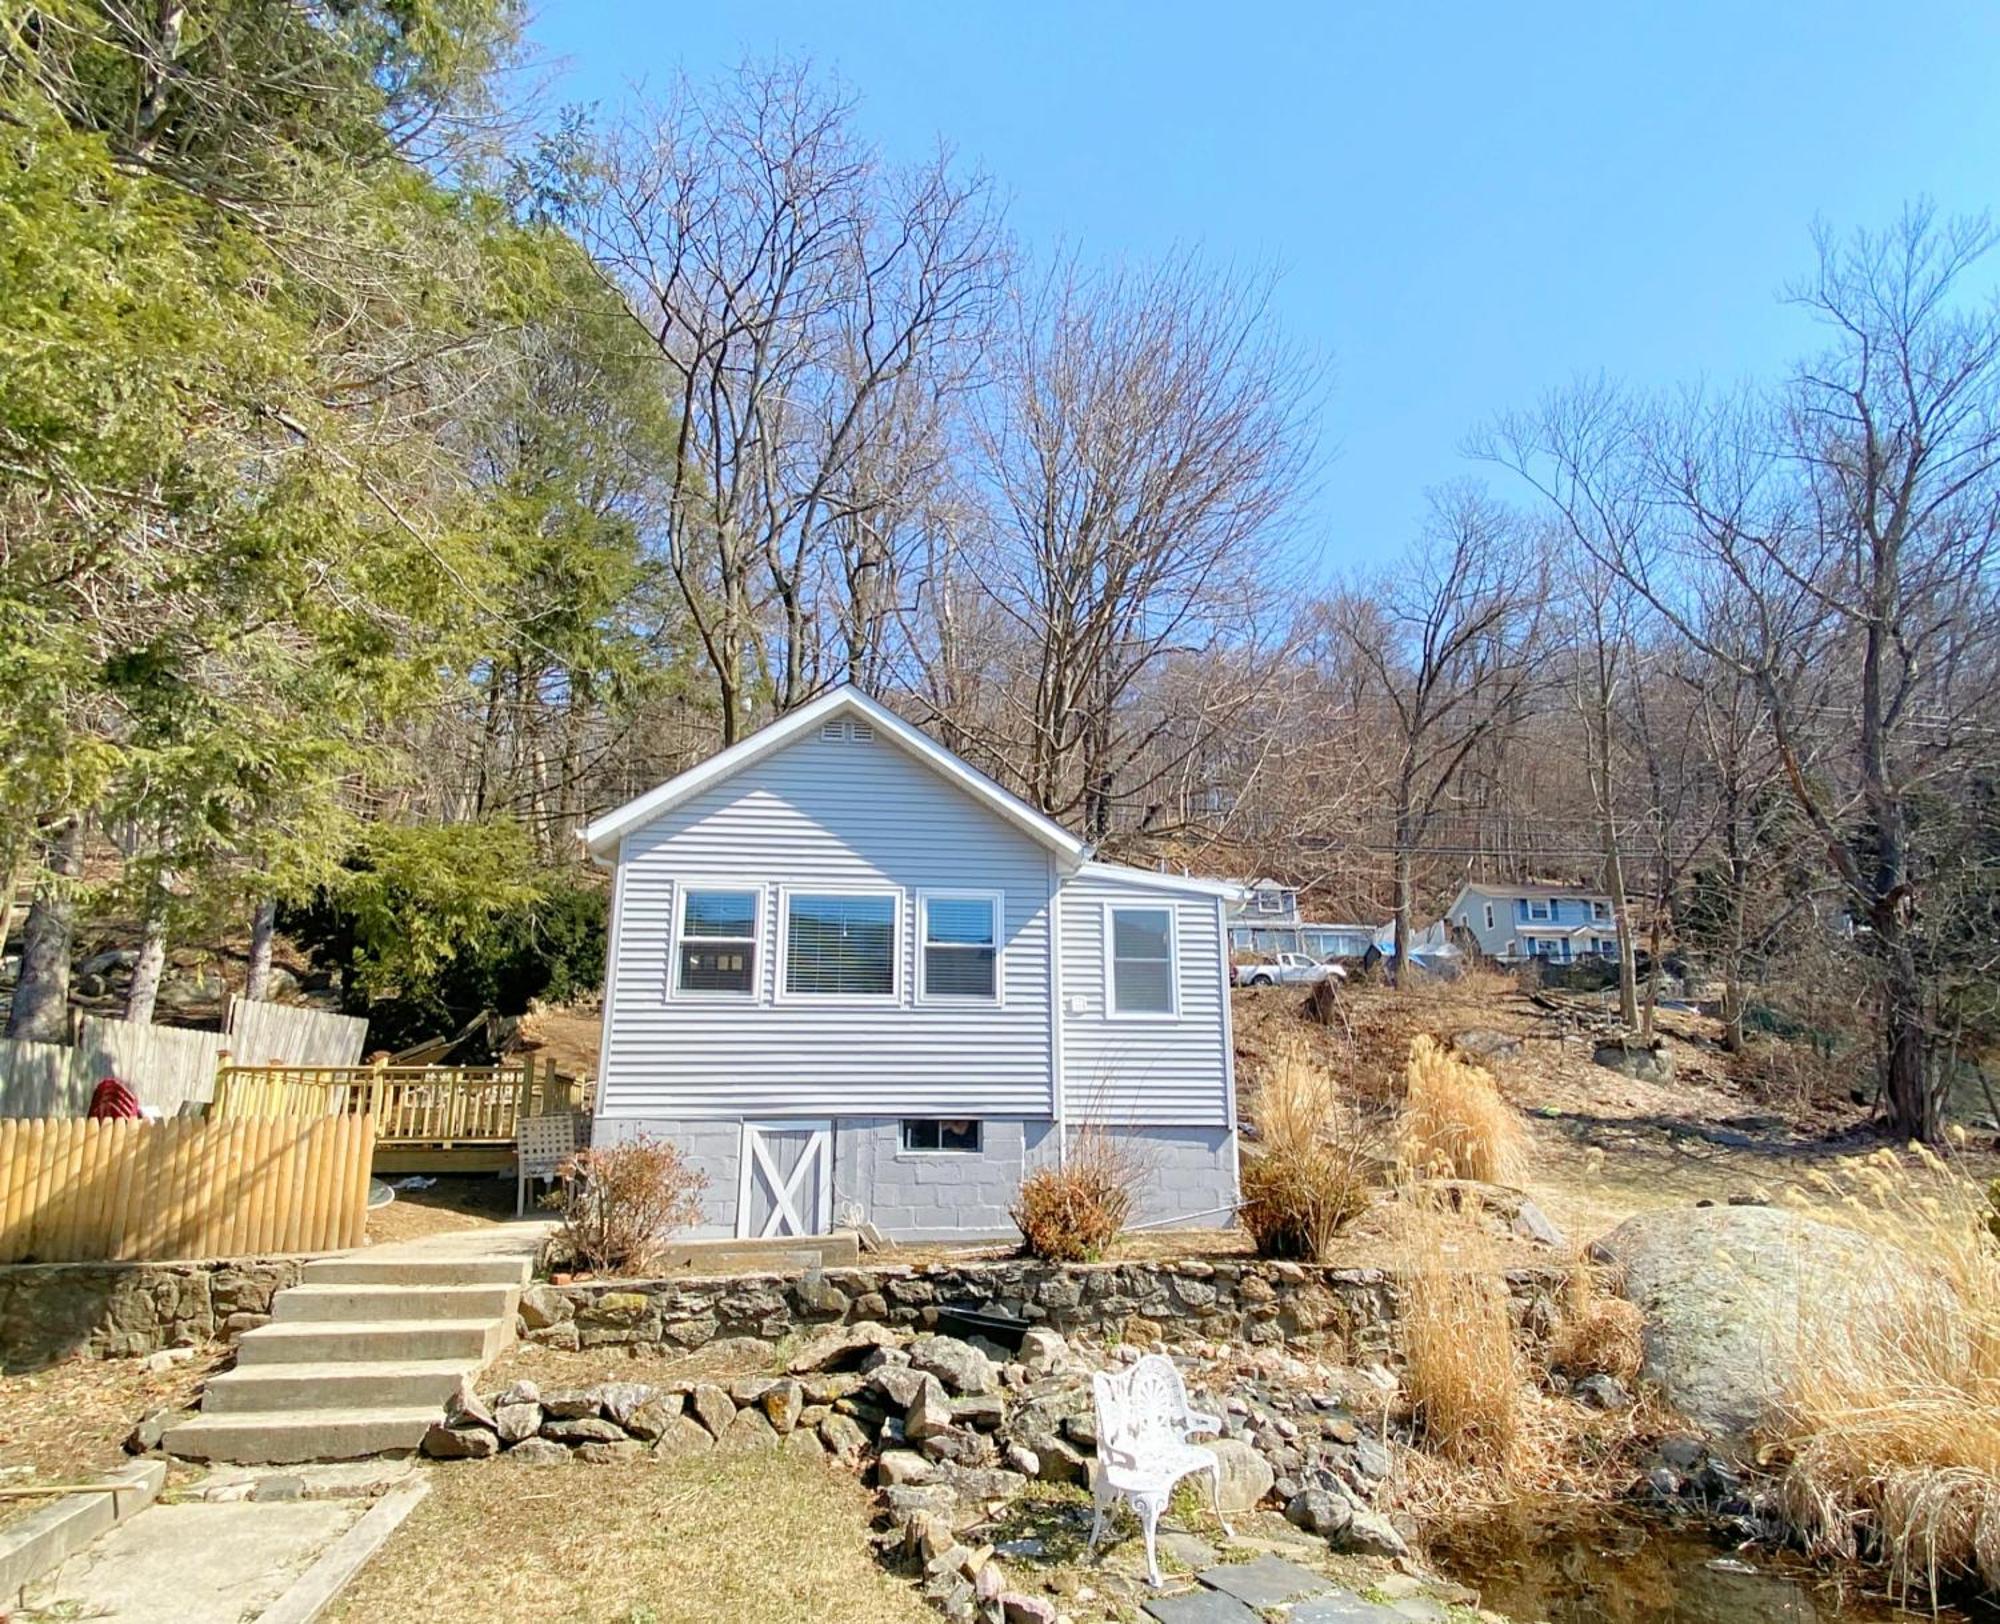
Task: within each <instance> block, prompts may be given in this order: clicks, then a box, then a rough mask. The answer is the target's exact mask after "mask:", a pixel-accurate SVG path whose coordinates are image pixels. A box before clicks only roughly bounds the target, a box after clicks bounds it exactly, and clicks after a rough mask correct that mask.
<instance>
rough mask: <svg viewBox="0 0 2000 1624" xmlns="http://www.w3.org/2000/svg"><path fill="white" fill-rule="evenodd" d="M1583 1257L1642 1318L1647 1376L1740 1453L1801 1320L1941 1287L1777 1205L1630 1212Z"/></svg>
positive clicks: (1775, 1389)
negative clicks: (1610, 1271) (1615, 1284)
mask: <svg viewBox="0 0 2000 1624" xmlns="http://www.w3.org/2000/svg"><path fill="white" fill-rule="evenodd" d="M1591 1250H1592V1254H1593V1256H1595V1257H1597V1258H1599V1259H1600V1260H1603V1261H1608V1262H1611V1263H1613V1264H1614V1265H1616V1266H1617V1267H1618V1268H1619V1270H1620V1271H1621V1276H1622V1279H1621V1290H1622V1291H1623V1292H1624V1295H1625V1296H1626V1297H1627V1298H1629V1299H1630V1300H1631V1301H1632V1302H1633V1303H1636V1304H1637V1305H1638V1307H1639V1310H1640V1312H1641V1313H1642V1314H1643V1315H1644V1316H1645V1328H1644V1333H1643V1346H1644V1350H1645V1359H1644V1364H1643V1367H1642V1373H1643V1374H1644V1376H1645V1377H1646V1379H1647V1380H1649V1381H1652V1382H1655V1383H1657V1384H1658V1385H1659V1387H1660V1389H1661V1391H1662V1393H1663V1395H1664V1396H1665V1398H1666V1400H1667V1402H1668V1403H1669V1404H1671V1405H1672V1406H1673V1407H1674V1408H1675V1409H1676V1410H1678V1411H1679V1412H1680V1413H1681V1415H1683V1416H1684V1417H1685V1418H1686V1419H1687V1420H1688V1421H1689V1422H1691V1423H1692V1424H1693V1425H1694V1426H1695V1427H1696V1428H1698V1429H1699V1430H1700V1431H1701V1432H1703V1433H1704V1434H1706V1435H1707V1436H1708V1438H1709V1439H1710V1441H1711V1442H1712V1443H1714V1444H1715V1445H1717V1446H1718V1447H1720V1448H1721V1449H1723V1450H1724V1451H1725V1452H1727V1453H1731V1454H1739V1455H1740V1454H1744V1453H1746V1452H1747V1450H1748V1449H1749V1447H1750V1442H1751V1435H1752V1434H1753V1433H1754V1432H1755V1431H1756V1430H1757V1429H1758V1428H1759V1427H1760V1426H1763V1425H1764V1424H1766V1423H1767V1422H1769V1421H1770V1420H1771V1419H1772V1418H1773V1417H1774V1416H1775V1414H1776V1413H1777V1409H1778V1406H1779V1404H1780V1401H1781V1400H1782V1398H1783V1395H1784V1392H1785V1389H1786V1388H1787V1386H1788V1385H1789V1384H1790V1382H1791V1381H1792V1379H1793V1378H1794V1376H1795V1375H1796V1373H1797V1370H1798V1363H1799V1354H1800V1350H1801V1348H1803V1347H1805V1346H1808V1345H1810V1343H1811V1341H1812V1340H1813V1337H1814V1335H1815V1331H1814V1326H1813V1324H1812V1323H1809V1321H1810V1320H1811V1319H1812V1318H1815V1317H1817V1318H1819V1319H1820V1323H1821V1324H1823V1325H1825V1326H1827V1327H1829V1328H1830V1327H1831V1326H1832V1325H1834V1324H1835V1323H1837V1322H1840V1321H1844V1320H1848V1319H1851V1318H1853V1317H1854V1316H1856V1315H1857V1314H1863V1313H1866V1312H1868V1311H1869V1310H1870V1309H1871V1307H1875V1306H1879V1305H1880V1303H1881V1302H1882V1301H1883V1300H1884V1296H1885V1294H1893V1293H1895V1292H1897V1291H1919V1292H1935V1291H1939V1290H1942V1289H1944V1288H1942V1287H1940V1286H1938V1285H1936V1284H1934V1283H1932V1282H1931V1281H1930V1279H1929V1277H1928V1276H1926V1275H1925V1274H1924V1273H1923V1272H1922V1271H1920V1270H1918V1269H1917V1268H1915V1267H1914V1266H1912V1265H1909V1264H1907V1263H1905V1262H1903V1261H1901V1260H1900V1259H1899V1257H1898V1255H1897V1253H1896V1252H1895V1251H1894V1249H1893V1248H1891V1247H1889V1246H1888V1245H1887V1244H1886V1243H1884V1242H1881V1241H1877V1240H1873V1239H1871V1238H1869V1237H1868V1236H1865V1235H1861V1234H1857V1233H1856V1232H1855V1231H1853V1230H1851V1229H1844V1228H1842V1227H1840V1226H1838V1225H1836V1224H1829V1223H1824V1222H1822V1221H1820V1220H1818V1219H1815V1218H1807V1217H1804V1216H1802V1215H1800V1214H1798V1213H1793V1212H1788V1211H1785V1210H1782V1209H1780V1208H1776V1207H1679V1208H1669V1209H1665V1210H1662V1211H1657V1212H1645V1213H1640V1214H1638V1215H1637V1216H1636V1217H1632V1218H1628V1219H1627V1220H1626V1221H1625V1222H1624V1223H1623V1224H1621V1225H1619V1226H1618V1228H1617V1229H1615V1230H1613V1231H1612V1232H1611V1233H1610V1234H1609V1235H1607V1236H1605V1237H1604V1239H1602V1240H1600V1241H1599V1242H1598V1243H1597V1244H1596V1246H1594V1247H1593V1248H1592V1249H1591ZM1808 1304H1809V1305H1811V1311H1810V1315H1808V1316H1802V1314H1801V1308H1802V1306H1803V1305H1808Z"/></svg>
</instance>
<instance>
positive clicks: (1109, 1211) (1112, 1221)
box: [1009, 1128, 1139, 1263]
mask: <svg viewBox="0 0 2000 1624" xmlns="http://www.w3.org/2000/svg"><path fill="white" fill-rule="evenodd" d="M1138 1183H1139V1167H1138V1164H1137V1163H1136V1162H1135V1161H1133V1159H1132V1158H1131V1157H1130V1156H1129V1155H1127V1154H1126V1152H1125V1151H1124V1149H1123V1147H1121V1146H1119V1145H1118V1144H1116V1143H1115V1142H1114V1141H1113V1140H1112V1139H1111V1138H1110V1136H1109V1135H1107V1134H1104V1133H1101V1132H1098V1131H1096V1130H1095V1129H1090V1128H1085V1129H1083V1130H1081V1131H1080V1132H1078V1133H1077V1134H1076V1135H1075V1137H1074V1138H1072V1139H1071V1140H1070V1143H1069V1153H1068V1155H1067V1156H1066V1157H1065V1158H1064V1161H1063V1164H1062V1165H1061V1166H1060V1167H1038V1168H1036V1169H1035V1171H1034V1172H1032V1173H1030V1174H1029V1175H1028V1176H1027V1177H1026V1178H1025V1179H1023V1180H1022V1181H1021V1191H1020V1194H1019V1195H1018V1196H1016V1197H1015V1200H1014V1205H1013V1207H1012V1209H1011V1210H1010V1214H1009V1216H1011V1217H1012V1218H1013V1220H1014V1222H1015V1224H1016V1226H1018V1227H1019V1229H1020V1231H1021V1241H1022V1245H1023V1249H1024V1250H1025V1251H1026V1252H1027V1253H1028V1255H1029V1256H1030V1257H1038V1258H1042V1259H1044V1260H1045V1261H1047V1262H1050V1263H1088V1262H1094V1261H1095V1260H1096V1259H1098V1258H1101V1257H1102V1256H1104V1254H1105V1251H1106V1250H1107V1249H1108V1248H1109V1247H1110V1245H1111V1243H1112V1242H1113V1241H1115V1240H1116V1239H1117V1238H1118V1235H1119V1232H1120V1231H1121V1230H1123V1229H1124V1227H1125V1221H1126V1220H1127V1219H1128V1218H1129V1217H1130V1216H1131V1214H1132V1195H1133V1192H1134V1190H1136V1189H1137V1187H1138Z"/></svg>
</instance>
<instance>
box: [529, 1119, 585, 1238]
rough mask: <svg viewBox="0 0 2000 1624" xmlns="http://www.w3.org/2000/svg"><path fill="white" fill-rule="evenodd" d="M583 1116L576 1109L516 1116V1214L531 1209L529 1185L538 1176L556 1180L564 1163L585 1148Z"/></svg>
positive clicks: (550, 1180) (552, 1180) (538, 1177)
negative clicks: (582, 1125)
mask: <svg viewBox="0 0 2000 1624" xmlns="http://www.w3.org/2000/svg"><path fill="white" fill-rule="evenodd" d="M579 1123H580V1119H579V1117H578V1116H577V1113H576V1112H574V1111H552V1112H550V1113H549V1114H548V1115H547V1116H524V1117H516V1118H515V1119H514V1216H515V1217H516V1218H519V1217H521V1216H522V1215H524V1214H525V1213H526V1212H527V1210H528V1186H529V1184H530V1183H532V1182H533V1181H534V1180H536V1179H546V1180H548V1181H549V1182H551V1183H553V1182H554V1181H555V1180H556V1179H557V1178H558V1177H559V1176H560V1175H561V1171H562V1165H563V1163H564V1162H566V1161H568V1160H569V1159H570V1157H571V1156H573V1155H575V1154H576V1153H577V1151H579V1150H581V1149H582V1148H583V1134H582V1133H581V1132H580V1131H579Z"/></svg>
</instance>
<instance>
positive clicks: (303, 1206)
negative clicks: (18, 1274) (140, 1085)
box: [0, 1116, 375, 1263]
mask: <svg viewBox="0 0 2000 1624" xmlns="http://www.w3.org/2000/svg"><path fill="white" fill-rule="evenodd" d="M374 1138H375V1125H374V1122H373V1120H372V1119H371V1118H369V1117H367V1116H321V1117H312V1118H299V1117H261V1118H260V1117H241V1118H238V1119H236V1120H234V1121H227V1122H217V1121H207V1122H204V1121H199V1120H195V1119H192V1118H182V1119H179V1120H175V1121H168V1122H142V1121H134V1120H118V1121H103V1122H92V1121H86V1120H78V1119H75V1118H58V1119H49V1120H41V1121H0V1263H22V1262H29V1261H33V1262H40V1263H83V1262H95V1261H99V1260H132V1261H153V1260H160V1259H166V1258H215V1257H251V1256H256V1255H258V1254H263V1253H273V1252H329V1251H337V1250H341V1249H344V1248H347V1247H354V1246H359V1245H360V1244H361V1243H362V1239H363V1234H362V1230H363V1225H364V1223H365V1221H366V1218H367V1211H368V1169H369V1159H370V1155H371V1153H372V1151H373V1149H374Z"/></svg>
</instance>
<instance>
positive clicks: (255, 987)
mask: <svg viewBox="0 0 2000 1624" xmlns="http://www.w3.org/2000/svg"><path fill="white" fill-rule="evenodd" d="M277 934H278V903H277V899H276V898H274V897H264V898H262V899H261V900H260V901H259V902H258V904H257V911H256V912H255V913H253V914H252V915H251V916H250V967H249V969H248V970H247V971H245V972H244V976H243V996H244V997H245V998H250V999H261V998H268V997H270V996H271V939H272V938H273V937H274V936H276V935H277Z"/></svg>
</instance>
